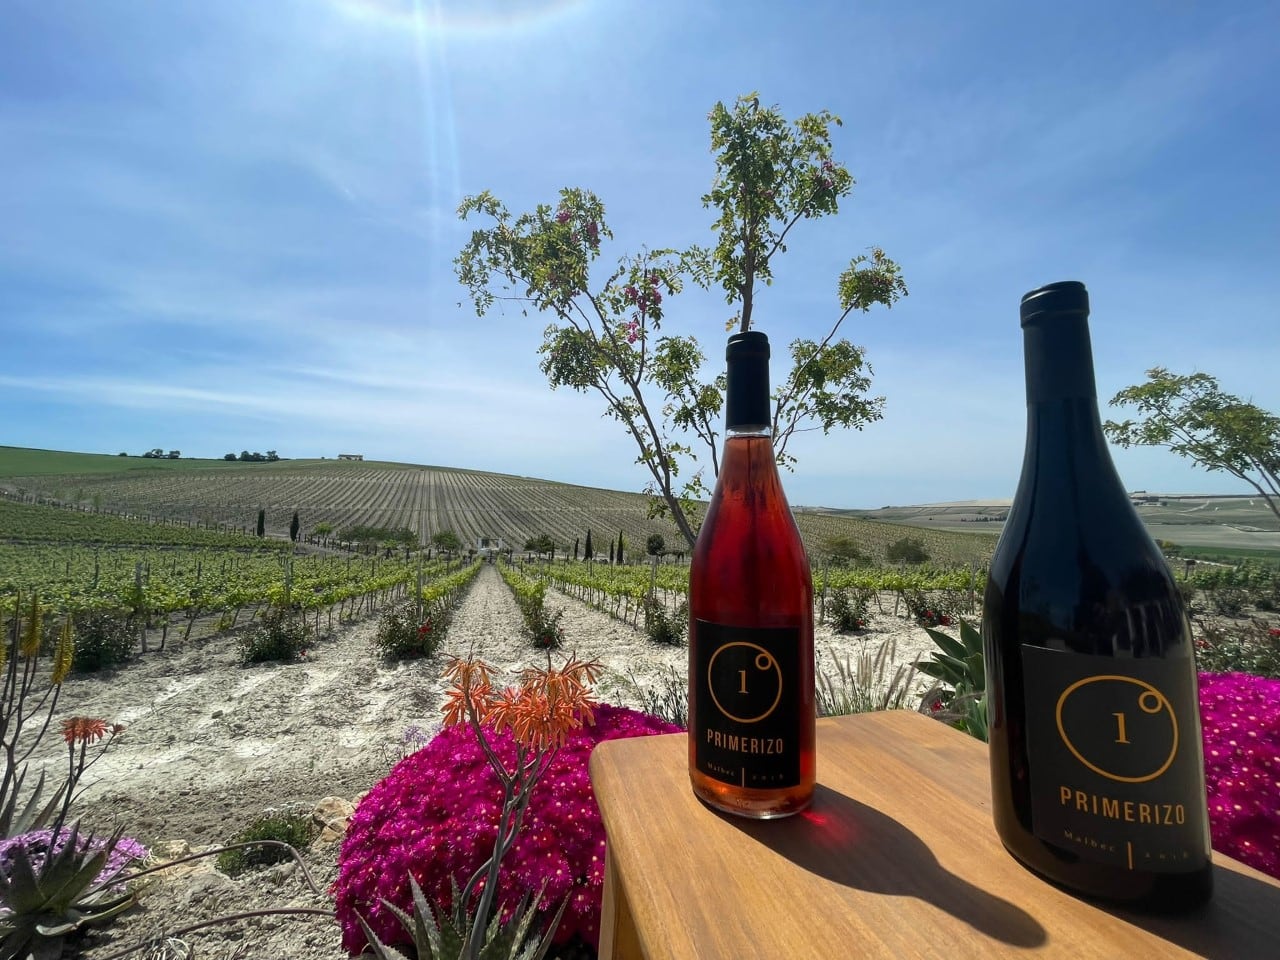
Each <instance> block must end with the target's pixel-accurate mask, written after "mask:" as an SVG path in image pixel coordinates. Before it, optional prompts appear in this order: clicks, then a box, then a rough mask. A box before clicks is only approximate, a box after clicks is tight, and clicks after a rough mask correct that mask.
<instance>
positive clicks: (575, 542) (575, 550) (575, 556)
mask: <svg viewBox="0 0 1280 960" xmlns="http://www.w3.org/2000/svg"><path fill="white" fill-rule="evenodd" d="M573 559H575V560H577V559H578V538H577V537H574V538H573Z"/></svg>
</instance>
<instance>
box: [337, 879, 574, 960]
mask: <svg viewBox="0 0 1280 960" xmlns="http://www.w3.org/2000/svg"><path fill="white" fill-rule="evenodd" d="M409 889H410V891H411V893H412V894H413V914H412V915H410V914H408V913H406V912H405V911H403V910H401V909H400V908H399V907H397V906H396V905H395V904H393V903H390V902H388V901H387V900H383V901H382V903H383V905H384V906H385V907H386V908H387V909H388V910H390V911H391V912H392V913H393V914H394V915H395V917H396V919H397V920H399V921H400V924H401V926H403V927H404V929H405V932H406V933H408V934H409V935H410V936H411V937H413V947H414V950H415V951H416V956H417V960H458V958H460V957H464V956H468V954H467V953H466V948H467V945H468V943H470V942H471V941H472V938H473V927H474V925H475V922H476V918H475V915H474V914H472V913H471V912H469V911H468V910H467V909H466V903H465V899H466V898H465V897H463V896H462V895H461V894H460V893H459V891H458V885H457V883H456V882H455V883H454V884H453V911H452V913H449V912H448V911H445V910H436V909H434V908H433V907H432V906H431V904H429V903H428V902H427V898H426V897H425V896H424V895H423V893H422V888H421V887H419V886H418V882H417V881H416V880H415V879H414V878H413V875H412V874H410V876H409ZM541 901H542V891H539V892H538V896H536V897H530V896H529V895H527V894H526V895H525V897H524V898H523V899H521V901H520V903H519V904H517V905H516V908H515V910H514V911H513V912H512V914H511V916H510V917H509V918H508V919H507V921H506V922H505V923H504V922H503V920H502V916H501V914H495V915H494V917H493V919H491V920H490V921H489V926H488V928H487V929H486V930H485V933H484V939H483V941H482V942H481V945H480V950H479V952H478V953H476V954H474V956H475V960H542V958H543V957H545V956H546V955H547V951H548V950H549V949H550V948H551V938H552V937H553V936H554V935H555V931H556V928H557V927H558V926H560V918H561V916H562V915H563V914H564V910H565V907H566V906H568V904H569V898H568V897H565V899H564V900H562V901H561V903H560V909H559V910H557V911H556V915H555V916H554V917H553V918H552V919H551V923H550V924H548V925H547V928H546V932H545V933H544V934H543V935H542V936H541V937H538V938H532V937H530V935H529V932H530V928H531V926H532V924H533V920H534V917H535V916H536V915H537V911H538V905H539V903H541ZM360 926H361V927H363V928H364V933H365V936H366V937H367V938H368V940H369V946H370V948H372V950H373V953H374V956H375V957H376V958H377V960H409V957H407V956H406V955H405V954H403V953H401V952H400V951H399V950H397V949H396V948H395V947H389V946H387V945H386V944H385V943H383V942H382V941H381V940H379V939H378V936H377V934H375V933H374V932H373V931H372V930H371V929H369V925H368V924H367V923H365V922H364V919H363V918H361V919H360Z"/></svg>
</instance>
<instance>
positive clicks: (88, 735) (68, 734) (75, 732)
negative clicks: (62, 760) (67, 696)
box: [62, 717, 124, 743]
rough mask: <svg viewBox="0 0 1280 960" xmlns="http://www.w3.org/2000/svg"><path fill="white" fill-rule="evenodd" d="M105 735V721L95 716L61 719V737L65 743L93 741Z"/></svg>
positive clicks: (113, 731)
mask: <svg viewBox="0 0 1280 960" xmlns="http://www.w3.org/2000/svg"><path fill="white" fill-rule="evenodd" d="M117 726H118V724H117ZM121 729H124V728H123V727H121ZM111 732H112V733H115V732H116V731H115V730H114V729H113V730H112V731H111ZM106 735H107V721H105V720H100V719H99V718H97V717H68V718H67V719H65V720H63V721H62V739H63V740H65V741H67V743H95V742H97V741H98V740H101V739H102V738H103V737H105V736H106Z"/></svg>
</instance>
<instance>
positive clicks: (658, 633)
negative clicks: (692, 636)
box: [644, 600, 689, 646]
mask: <svg viewBox="0 0 1280 960" xmlns="http://www.w3.org/2000/svg"><path fill="white" fill-rule="evenodd" d="M644 629H645V632H646V633H648V634H649V639H650V640H652V641H653V642H654V643H661V644H664V645H667V646H676V645H678V644H681V643H684V642H685V640H686V639H688V636H689V604H688V603H687V602H681V604H680V605H679V606H678V607H676V609H675V610H674V611H670V610H668V609H667V606H666V604H664V603H663V602H662V601H661V600H646V601H645V602H644Z"/></svg>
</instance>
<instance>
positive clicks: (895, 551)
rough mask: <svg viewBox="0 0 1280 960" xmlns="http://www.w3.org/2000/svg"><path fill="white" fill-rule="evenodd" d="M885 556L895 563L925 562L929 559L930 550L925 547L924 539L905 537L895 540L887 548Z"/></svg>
mask: <svg viewBox="0 0 1280 960" xmlns="http://www.w3.org/2000/svg"><path fill="white" fill-rule="evenodd" d="M884 556H885V559H886V560H890V561H892V562H893V563H898V562H899V561H903V562H906V563H924V562H925V561H926V560H928V559H929V552H928V551H927V550H925V548H924V541H923V540H917V539H916V538H915V537H903V538H902V539H901V540H895V541H893V543H891V544H889V546H887V547H886V548H885V551H884Z"/></svg>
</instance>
